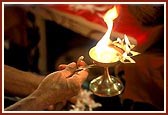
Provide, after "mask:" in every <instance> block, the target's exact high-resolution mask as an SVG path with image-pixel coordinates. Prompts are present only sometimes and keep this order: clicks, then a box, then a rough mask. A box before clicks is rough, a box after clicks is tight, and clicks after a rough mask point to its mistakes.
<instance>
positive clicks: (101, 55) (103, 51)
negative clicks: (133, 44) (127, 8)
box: [95, 6, 119, 63]
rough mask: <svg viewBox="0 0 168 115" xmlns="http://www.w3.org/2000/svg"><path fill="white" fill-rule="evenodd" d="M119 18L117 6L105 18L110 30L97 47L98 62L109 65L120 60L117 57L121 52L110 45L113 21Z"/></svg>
mask: <svg viewBox="0 0 168 115" xmlns="http://www.w3.org/2000/svg"><path fill="white" fill-rule="evenodd" d="M117 17H118V13H117V9H116V7H115V6H114V7H113V8H112V9H110V10H108V11H107V13H106V14H105V15H104V16H103V19H104V21H105V22H106V24H107V27H108V29H107V32H106V33H105V35H104V36H103V37H102V39H101V40H100V41H99V42H98V43H97V45H96V47H95V53H96V60H97V61H99V62H104V63H109V62H115V61H118V60H119V59H118V56H117V55H118V53H119V52H117V51H116V50H115V49H114V48H113V47H110V46H109V45H110V44H112V41H111V40H110V35H111V31H112V28H113V20H114V19H115V18H117Z"/></svg>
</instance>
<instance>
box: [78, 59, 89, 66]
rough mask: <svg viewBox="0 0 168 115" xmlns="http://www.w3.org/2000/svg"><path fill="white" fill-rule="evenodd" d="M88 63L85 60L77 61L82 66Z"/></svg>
mask: <svg viewBox="0 0 168 115" xmlns="http://www.w3.org/2000/svg"><path fill="white" fill-rule="evenodd" d="M86 65H87V64H86V63H85V62H84V61H83V60H78V61H77V66H78V67H82V66H86Z"/></svg>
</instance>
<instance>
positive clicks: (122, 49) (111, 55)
mask: <svg viewBox="0 0 168 115" xmlns="http://www.w3.org/2000/svg"><path fill="white" fill-rule="evenodd" d="M117 16H118V13H117V9H116V7H115V6H114V7H113V8H112V9H110V10H109V11H107V13H106V14H105V15H104V17H103V18H104V21H105V22H106V24H107V27H108V29H107V32H106V33H105V35H104V36H103V37H102V39H101V40H100V41H99V42H98V43H97V44H96V46H95V47H94V48H92V49H91V50H90V56H91V57H92V58H93V59H94V60H96V61H98V62H101V63H113V62H117V61H121V62H122V63H135V61H134V60H133V59H132V58H131V57H133V56H136V55H138V54H139V53H138V52H135V51H131V49H133V48H134V47H135V45H133V44H131V43H130V41H129V39H128V37H127V36H126V35H124V38H123V39H120V38H117V39H116V40H115V41H112V40H111V39H110V34H111V32H112V28H113V20H114V19H115V18H117Z"/></svg>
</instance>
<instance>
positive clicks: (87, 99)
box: [70, 90, 102, 111]
mask: <svg viewBox="0 0 168 115" xmlns="http://www.w3.org/2000/svg"><path fill="white" fill-rule="evenodd" d="M91 94H92V92H91V91H87V90H82V91H81V92H80V94H79V95H78V96H77V102H76V104H75V105H72V109H71V110H70V111H86V110H87V111H92V110H93V109H94V108H97V107H101V106H102V105H101V104H100V103H97V102H95V101H94V100H93V99H92V98H91Z"/></svg>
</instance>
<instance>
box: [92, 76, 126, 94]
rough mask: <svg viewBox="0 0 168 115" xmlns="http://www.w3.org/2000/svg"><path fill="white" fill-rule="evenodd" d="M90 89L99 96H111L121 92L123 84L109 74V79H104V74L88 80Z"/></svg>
mask: <svg viewBox="0 0 168 115" xmlns="http://www.w3.org/2000/svg"><path fill="white" fill-rule="evenodd" d="M89 87H90V90H91V91H92V92H93V93H94V94H95V95H97V96H100V97H112V96H116V95H119V94H121V93H122V91H123V90H124V85H123V83H122V82H121V80H120V79H119V78H117V77H114V76H110V77H109V79H104V76H103V75H102V76H99V77H97V78H95V79H93V80H92V81H91V82H90V85H89Z"/></svg>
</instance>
